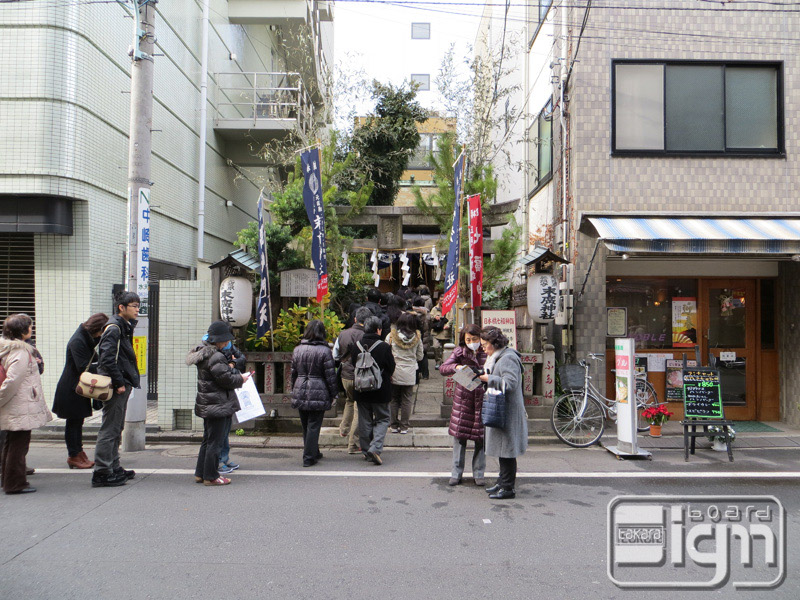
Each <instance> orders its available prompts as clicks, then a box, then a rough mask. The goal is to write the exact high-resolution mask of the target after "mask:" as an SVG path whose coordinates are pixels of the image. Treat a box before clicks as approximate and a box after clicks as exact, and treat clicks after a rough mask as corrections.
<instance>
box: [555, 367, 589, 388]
mask: <svg viewBox="0 0 800 600" xmlns="http://www.w3.org/2000/svg"><path fill="white" fill-rule="evenodd" d="M558 377H559V379H560V380H561V389H563V390H564V391H565V392H568V391H570V390H582V389H583V386H584V377H585V371H584V369H583V367H582V366H580V365H561V366H560V367H558Z"/></svg>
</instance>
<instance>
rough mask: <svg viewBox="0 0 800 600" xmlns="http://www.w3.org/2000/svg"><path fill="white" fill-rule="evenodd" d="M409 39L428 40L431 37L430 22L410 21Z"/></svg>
mask: <svg viewBox="0 0 800 600" xmlns="http://www.w3.org/2000/svg"><path fill="white" fill-rule="evenodd" d="M411 39H412V40H429V39H431V24H430V23H412V24H411Z"/></svg>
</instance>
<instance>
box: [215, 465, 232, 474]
mask: <svg viewBox="0 0 800 600" xmlns="http://www.w3.org/2000/svg"><path fill="white" fill-rule="evenodd" d="M217 471H219V472H220V473H221V474H222V475H227V474H228V473H233V468H231V466H230V465H225V464H223V465H220V466H219V468H218V469H217Z"/></svg>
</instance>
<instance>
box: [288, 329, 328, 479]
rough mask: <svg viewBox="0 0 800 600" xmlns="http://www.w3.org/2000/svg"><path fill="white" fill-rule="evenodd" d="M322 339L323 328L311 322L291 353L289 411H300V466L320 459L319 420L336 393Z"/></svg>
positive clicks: (320, 421)
mask: <svg viewBox="0 0 800 600" xmlns="http://www.w3.org/2000/svg"><path fill="white" fill-rule="evenodd" d="M325 338H326V334H325V325H324V324H323V323H322V321H320V320H319V319H314V320H312V321H310V322H309V323H308V325H307V326H306V331H305V333H304V334H303V339H302V340H300V345H299V346H297V347H296V348H295V349H294V352H293V353H292V408H296V409H298V410H299V411H300V422H301V423H302V424H303V466H304V467H311V466H314V465H315V464H316V463H317V461H318V460H319V459H320V458H322V453H321V452H320V451H319V432H320V430H321V429H322V419H323V417H324V416H325V411H326V410H330V408H331V406H332V405H333V402H334V400H336V396H337V395H338V393H339V385H338V384H337V382H336V364H335V363H334V362H333V353H332V352H331V349H330V348H329V347H328V342H327V341H325Z"/></svg>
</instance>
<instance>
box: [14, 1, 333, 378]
mask: <svg viewBox="0 0 800 600" xmlns="http://www.w3.org/2000/svg"><path fill="white" fill-rule="evenodd" d="M332 4H333V3H332V2H321V1H317V0H280V1H270V2H255V1H252V0H208V12H207V14H208V23H209V26H208V32H209V35H208V66H207V72H208V81H209V84H208V85H209V89H208V104H207V121H206V125H207V130H208V137H207V143H206V148H205V153H204V154H205V158H204V162H205V171H206V184H205V233H204V236H203V241H204V243H203V246H204V250H203V252H202V255H198V254H199V253H198V240H197V238H198V232H197V228H198V197H199V189H198V181H199V173H200V168H201V166H200V162H201V153H200V148H199V139H200V126H201V123H200V115H201V111H200V97H201V92H200V81H201V56H202V48H201V40H202V28H203V8H204V5H205V1H203V0H169V1H164V0H162V1H161V2H158V3H157V4H156V6H155V12H156V16H155V31H156V38H157V39H156V50H155V53H156V55H155V56H154V61H155V64H154V84H153V95H154V98H153V152H152V181H153V185H152V191H151V208H152V211H151V232H152V234H151V239H150V265H151V281H158V280H159V279H165V278H167V279H174V278H178V279H193V278H195V277H197V276H198V273H199V274H200V276H203V270H204V269H205V266H206V265H207V264H208V263H210V262H214V261H216V260H218V259H220V258H221V257H223V256H224V255H226V254H227V253H228V252H230V251H231V250H232V249H233V246H232V242H233V241H234V240H235V237H236V232H237V231H239V230H240V229H242V228H243V227H244V226H245V225H246V224H247V222H248V221H251V220H255V219H256V201H257V198H258V196H259V191H260V188H261V186H262V185H263V184H264V181H266V180H267V179H269V178H270V177H274V176H275V171H274V169H273V167H272V166H271V165H268V164H266V163H265V162H264V161H263V160H261V159H260V158H259V157H258V156H257V151H258V148H259V147H260V145H261V144H262V143H264V142H266V141H268V140H270V139H281V138H285V137H286V136H287V135H288V133H289V132H290V131H292V130H299V131H305V130H307V129H308V127H309V124H310V122H312V121H314V120H316V121H317V122H319V121H320V120H324V116H323V115H324V114H325V113H324V111H323V106H324V103H325V98H326V95H327V89H326V85H327V83H326V82H327V81H328V77H327V76H326V73H327V72H328V71H329V69H330V64H331V61H332V50H333V22H332V19H333V13H332V10H333V8H332ZM131 15H132V5H131V3H129V2H125V1H120V2H116V3H115V2H108V3H92V2H77V1H70V0H64V1H63V2H61V1H59V2H3V3H2V4H0V56H2V57H3V61H2V64H0V129H1V130H2V131H3V136H2V137H0V312H2V315H6V314H8V313H10V312H18V311H24V312H27V313H29V314H30V315H31V316H32V317H34V319H35V324H36V325H35V327H36V334H37V335H36V340H37V344H38V346H39V349H40V350H41V351H42V353H43V355H44V357H45V359H46V360H47V361H48V364H49V365H51V366H49V367H48V369H47V371H46V373H45V385H46V389H48V390H49V391H50V392H52V390H53V389H54V388H55V382H56V380H57V378H58V376H59V374H60V368H59V366H58V365H59V363H60V361H61V360H62V359H63V356H64V348H65V346H66V342H67V340H68V339H69V337H70V335H71V334H72V333H73V331H74V330H75V328H76V327H77V325H78V324H79V323H80V322H82V321H84V320H85V319H86V318H87V317H88V316H89V315H90V314H92V313H95V312H99V311H103V312H107V313H108V312H110V311H111V310H112V301H111V298H112V287H113V286H114V285H115V284H121V283H123V279H124V261H125V250H126V221H127V177H128V174H127V164H128V128H129V111H130V95H129V94H130V71H131V58H130V57H129V55H128V49H129V46H131V45H132V43H133V31H132V23H133V21H132V19H131ZM300 31H304V32H306V34H303V35H300V34H298V32H300Z"/></svg>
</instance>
